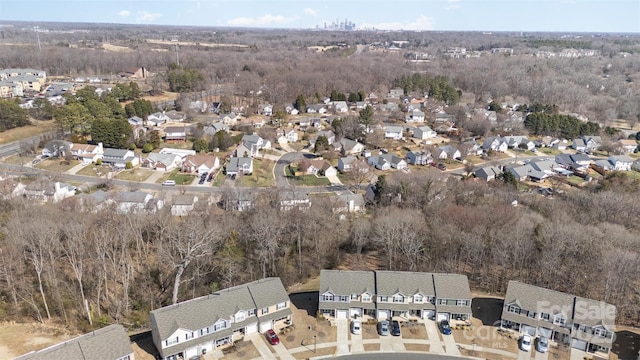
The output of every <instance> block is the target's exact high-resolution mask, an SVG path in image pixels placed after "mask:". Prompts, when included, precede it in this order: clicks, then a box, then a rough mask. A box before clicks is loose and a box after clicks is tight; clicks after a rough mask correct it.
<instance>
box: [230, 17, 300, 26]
mask: <svg viewBox="0 0 640 360" xmlns="http://www.w3.org/2000/svg"><path fill="white" fill-rule="evenodd" d="M297 19H298V18H297V17H293V18H287V17H284V16H282V15H271V14H267V15H263V16H260V17H256V18H250V17H238V18H235V19H231V20H229V21H227V25H231V26H246V27H253V26H255V27H263V26H273V25H284V24H288V23H291V22H293V21H296V20H297Z"/></svg>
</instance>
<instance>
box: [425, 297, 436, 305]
mask: <svg viewBox="0 0 640 360" xmlns="http://www.w3.org/2000/svg"><path fill="white" fill-rule="evenodd" d="M427 301H428V302H429V303H431V304H433V305H435V304H436V298H435V297H433V296H427Z"/></svg>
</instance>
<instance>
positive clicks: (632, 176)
mask: <svg viewBox="0 0 640 360" xmlns="http://www.w3.org/2000/svg"><path fill="white" fill-rule="evenodd" d="M624 173H625V175H627V177H629V178H630V179H633V180H640V172H637V171H634V170H631V171H625V172H624Z"/></svg>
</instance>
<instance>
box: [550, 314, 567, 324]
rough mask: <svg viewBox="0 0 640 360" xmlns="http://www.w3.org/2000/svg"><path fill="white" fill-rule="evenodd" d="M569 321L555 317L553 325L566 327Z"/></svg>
mask: <svg viewBox="0 0 640 360" xmlns="http://www.w3.org/2000/svg"><path fill="white" fill-rule="evenodd" d="M566 321H567V319H565V318H564V317H562V316H554V317H553V323H554V324H555V325H560V326H564V323H565V322H566Z"/></svg>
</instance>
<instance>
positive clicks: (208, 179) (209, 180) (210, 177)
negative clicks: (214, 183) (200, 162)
mask: <svg viewBox="0 0 640 360" xmlns="http://www.w3.org/2000/svg"><path fill="white" fill-rule="evenodd" d="M211 180H213V173H211V174H209V176H208V177H207V182H211Z"/></svg>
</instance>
